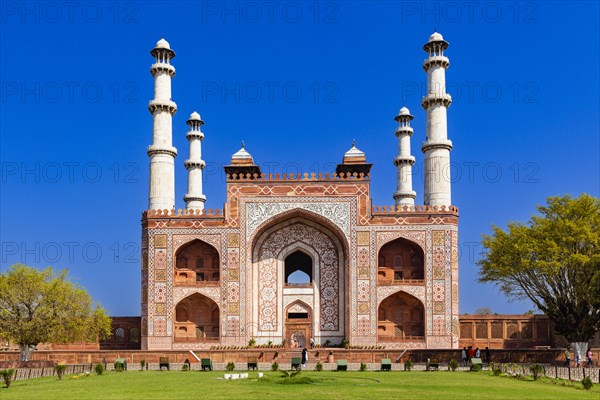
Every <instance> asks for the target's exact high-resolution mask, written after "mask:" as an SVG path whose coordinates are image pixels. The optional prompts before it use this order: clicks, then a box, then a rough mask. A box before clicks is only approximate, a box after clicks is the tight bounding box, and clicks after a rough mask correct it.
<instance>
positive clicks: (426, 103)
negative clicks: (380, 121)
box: [421, 32, 452, 206]
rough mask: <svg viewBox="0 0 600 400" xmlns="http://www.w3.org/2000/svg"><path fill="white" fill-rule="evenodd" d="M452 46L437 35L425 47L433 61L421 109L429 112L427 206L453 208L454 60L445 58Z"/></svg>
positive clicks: (429, 62)
mask: <svg viewBox="0 0 600 400" xmlns="http://www.w3.org/2000/svg"><path fill="white" fill-rule="evenodd" d="M447 48H448V42H446V41H445V40H444V38H443V37H442V35H440V34H439V33H437V32H434V33H433V34H432V35H431V36H430V37H429V41H428V42H427V43H425V45H424V46H423V50H425V51H426V52H427V53H428V54H429V57H428V58H427V59H426V60H425V62H424V63H423V69H424V70H425V72H427V95H426V96H425V97H423V101H422V103H421V105H422V106H423V108H424V109H425V111H427V123H426V127H427V129H426V130H427V139H426V141H425V142H424V143H423V146H422V150H423V153H424V154H425V191H424V193H423V197H424V203H425V205H430V206H442V205H446V206H449V205H450V204H451V196H450V150H452V142H451V141H450V140H448V125H447V116H446V114H447V109H448V107H450V103H452V98H451V97H450V95H449V94H447V93H446V69H447V68H448V66H449V65H450V60H449V59H448V58H447V57H445V56H444V50H445V49H447Z"/></svg>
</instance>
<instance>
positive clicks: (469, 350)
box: [467, 346, 475, 361]
mask: <svg viewBox="0 0 600 400" xmlns="http://www.w3.org/2000/svg"><path fill="white" fill-rule="evenodd" d="M467 354H468V355H469V361H470V360H471V358H473V357H475V350H474V349H473V346H469V348H468V350H467Z"/></svg>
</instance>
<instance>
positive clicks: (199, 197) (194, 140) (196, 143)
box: [183, 111, 206, 210]
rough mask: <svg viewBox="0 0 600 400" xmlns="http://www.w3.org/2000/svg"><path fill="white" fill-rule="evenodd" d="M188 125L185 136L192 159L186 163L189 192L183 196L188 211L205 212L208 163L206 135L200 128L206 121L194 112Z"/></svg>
mask: <svg viewBox="0 0 600 400" xmlns="http://www.w3.org/2000/svg"><path fill="white" fill-rule="evenodd" d="M186 123H187V124H188V125H189V126H190V130H189V131H188V133H187V135H185V136H186V137H187V140H188V141H189V142H190V158H188V159H187V160H186V161H185V168H186V169H187V170H188V192H187V194H186V195H185V196H183V200H184V201H185V208H187V209H188V210H203V209H204V202H205V201H206V196H204V195H203V194H202V170H203V169H204V167H205V166H206V163H205V162H204V161H203V160H202V140H203V139H204V133H202V131H201V130H200V127H201V126H202V125H204V121H202V118H200V114H198V113H197V112H196V111H194V112H193V113H192V114H191V115H190V119H189V120H188V121H187V122H186Z"/></svg>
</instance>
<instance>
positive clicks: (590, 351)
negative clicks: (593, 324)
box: [585, 349, 594, 367]
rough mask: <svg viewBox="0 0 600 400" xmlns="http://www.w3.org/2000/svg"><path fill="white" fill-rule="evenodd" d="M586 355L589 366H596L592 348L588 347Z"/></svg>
mask: <svg viewBox="0 0 600 400" xmlns="http://www.w3.org/2000/svg"><path fill="white" fill-rule="evenodd" d="M585 356H586V357H587V362H588V363H587V366H588V367H593V366H594V360H592V350H591V349H588V351H587V353H585Z"/></svg>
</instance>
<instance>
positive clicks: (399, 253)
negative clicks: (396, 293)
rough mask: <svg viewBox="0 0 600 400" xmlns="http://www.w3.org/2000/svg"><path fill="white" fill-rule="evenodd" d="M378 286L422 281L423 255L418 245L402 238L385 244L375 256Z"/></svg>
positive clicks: (423, 275) (423, 273)
mask: <svg viewBox="0 0 600 400" xmlns="http://www.w3.org/2000/svg"><path fill="white" fill-rule="evenodd" d="M377 263H378V265H377V279H378V283H379V284H386V285H389V284H392V283H401V282H403V281H422V280H423V279H424V277H425V254H424V253H423V249H422V248H421V246H419V245H418V244H416V243H414V242H411V241H410V240H407V239H404V238H398V239H395V240H392V241H391V242H388V243H386V244H385V245H383V246H382V247H381V249H380V250H379V254H378V255H377Z"/></svg>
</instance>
